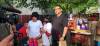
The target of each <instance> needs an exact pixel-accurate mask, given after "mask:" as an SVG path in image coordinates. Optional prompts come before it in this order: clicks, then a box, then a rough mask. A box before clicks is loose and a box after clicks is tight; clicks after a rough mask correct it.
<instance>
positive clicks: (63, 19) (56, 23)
mask: <svg viewBox="0 0 100 46" xmlns="http://www.w3.org/2000/svg"><path fill="white" fill-rule="evenodd" d="M52 25H53V26H52V30H53V31H58V32H61V33H62V32H63V29H64V27H65V26H67V25H68V14H62V15H61V16H59V17H57V16H55V17H54V18H53V19H52Z"/></svg>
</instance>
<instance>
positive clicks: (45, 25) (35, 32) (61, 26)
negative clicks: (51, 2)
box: [19, 6, 68, 46]
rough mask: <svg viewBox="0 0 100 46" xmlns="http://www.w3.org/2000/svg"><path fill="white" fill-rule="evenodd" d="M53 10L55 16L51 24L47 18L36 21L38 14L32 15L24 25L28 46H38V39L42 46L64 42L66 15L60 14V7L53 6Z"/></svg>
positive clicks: (53, 45) (55, 45)
mask: <svg viewBox="0 0 100 46" xmlns="http://www.w3.org/2000/svg"><path fill="white" fill-rule="evenodd" d="M54 10H55V14H56V16H55V17H53V19H52V20H51V22H50V21H49V19H48V18H47V17H45V18H43V20H42V21H41V20H38V16H39V15H38V13H36V12H33V13H32V16H31V20H29V21H28V22H27V23H26V24H25V25H26V26H25V27H26V28H25V29H26V34H27V35H26V36H27V37H28V41H27V43H28V45H29V46H39V44H40V43H39V42H40V39H42V40H41V41H42V45H43V46H58V45H59V41H60V40H64V38H65V36H66V33H67V29H68V28H67V25H68V24H67V23H68V19H67V14H63V13H62V9H61V7H60V6H55V7H54ZM21 31H23V28H22V29H20V30H19V32H21ZM23 34H25V32H24V33H23ZM24 39H25V38H24Z"/></svg>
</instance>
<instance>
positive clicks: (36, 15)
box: [31, 12, 39, 18]
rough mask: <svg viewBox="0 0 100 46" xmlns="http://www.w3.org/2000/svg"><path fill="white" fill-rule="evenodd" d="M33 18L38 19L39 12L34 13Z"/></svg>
mask: <svg viewBox="0 0 100 46" xmlns="http://www.w3.org/2000/svg"><path fill="white" fill-rule="evenodd" d="M31 17H36V18H38V17H39V14H38V13H37V12H33V13H32V16H31Z"/></svg>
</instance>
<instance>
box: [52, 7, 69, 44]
mask: <svg viewBox="0 0 100 46" xmlns="http://www.w3.org/2000/svg"><path fill="white" fill-rule="evenodd" d="M54 12H55V14H56V16H55V17H54V18H53V20H52V46H58V42H59V41H60V40H64V38H65V35H66V33H67V29H68V28H67V25H68V16H66V15H65V14H64V13H62V8H61V7H60V6H59V5H57V6H55V7H54Z"/></svg>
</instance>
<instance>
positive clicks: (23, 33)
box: [19, 26, 27, 37]
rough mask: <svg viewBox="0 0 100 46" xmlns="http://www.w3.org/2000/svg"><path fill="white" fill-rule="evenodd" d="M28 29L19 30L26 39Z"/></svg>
mask: <svg viewBox="0 0 100 46" xmlns="http://www.w3.org/2000/svg"><path fill="white" fill-rule="evenodd" d="M26 29H27V28H26V27H24V26H23V27H22V28H21V29H19V33H21V34H22V35H23V37H26V35H27V33H26Z"/></svg>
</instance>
